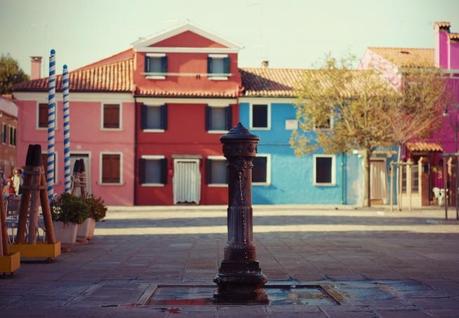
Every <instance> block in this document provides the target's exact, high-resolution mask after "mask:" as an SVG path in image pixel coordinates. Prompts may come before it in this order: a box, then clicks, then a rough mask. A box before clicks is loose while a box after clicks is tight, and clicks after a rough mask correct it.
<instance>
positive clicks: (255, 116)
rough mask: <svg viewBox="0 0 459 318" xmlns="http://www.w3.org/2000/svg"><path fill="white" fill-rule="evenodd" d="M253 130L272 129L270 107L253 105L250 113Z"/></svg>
mask: <svg viewBox="0 0 459 318" xmlns="http://www.w3.org/2000/svg"><path fill="white" fill-rule="evenodd" d="M250 115H251V118H250V126H251V127H250V128H251V129H269V128H270V117H271V116H270V115H271V114H270V108H269V106H268V105H252V106H251V112H250Z"/></svg>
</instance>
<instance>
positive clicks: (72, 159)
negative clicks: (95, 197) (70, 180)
mask: <svg viewBox="0 0 459 318" xmlns="http://www.w3.org/2000/svg"><path fill="white" fill-rule="evenodd" d="M79 159H83V162H84V168H85V173H86V193H88V194H91V193H92V191H91V188H92V187H91V180H92V179H91V161H90V160H89V154H88V153H85V154H83V153H72V154H70V174H71V175H72V176H73V167H74V166H75V161H76V160H79ZM76 194H77V195H79V193H76Z"/></svg>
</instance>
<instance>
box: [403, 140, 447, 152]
mask: <svg viewBox="0 0 459 318" xmlns="http://www.w3.org/2000/svg"><path fill="white" fill-rule="evenodd" d="M406 147H407V148H408V150H409V151H411V152H443V147H442V146H441V145H440V144H437V143H435V142H423V141H418V142H410V143H407V144H406Z"/></svg>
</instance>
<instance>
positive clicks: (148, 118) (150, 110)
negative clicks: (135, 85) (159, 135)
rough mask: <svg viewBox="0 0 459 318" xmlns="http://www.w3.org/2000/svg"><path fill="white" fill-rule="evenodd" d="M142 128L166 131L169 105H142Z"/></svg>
mask: <svg viewBox="0 0 459 318" xmlns="http://www.w3.org/2000/svg"><path fill="white" fill-rule="evenodd" d="M140 115H141V121H142V130H146V131H148V130H153V131H155V130H156V131H158V130H159V131H164V130H166V129H167V105H162V106H158V105H156V106H153V105H142V110H141V114H140Z"/></svg>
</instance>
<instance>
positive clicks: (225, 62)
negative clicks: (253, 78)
mask: <svg viewBox="0 0 459 318" xmlns="http://www.w3.org/2000/svg"><path fill="white" fill-rule="evenodd" d="M223 70H224V72H225V74H230V73H231V72H230V58H229V57H225V58H224V59H223Z"/></svg>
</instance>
